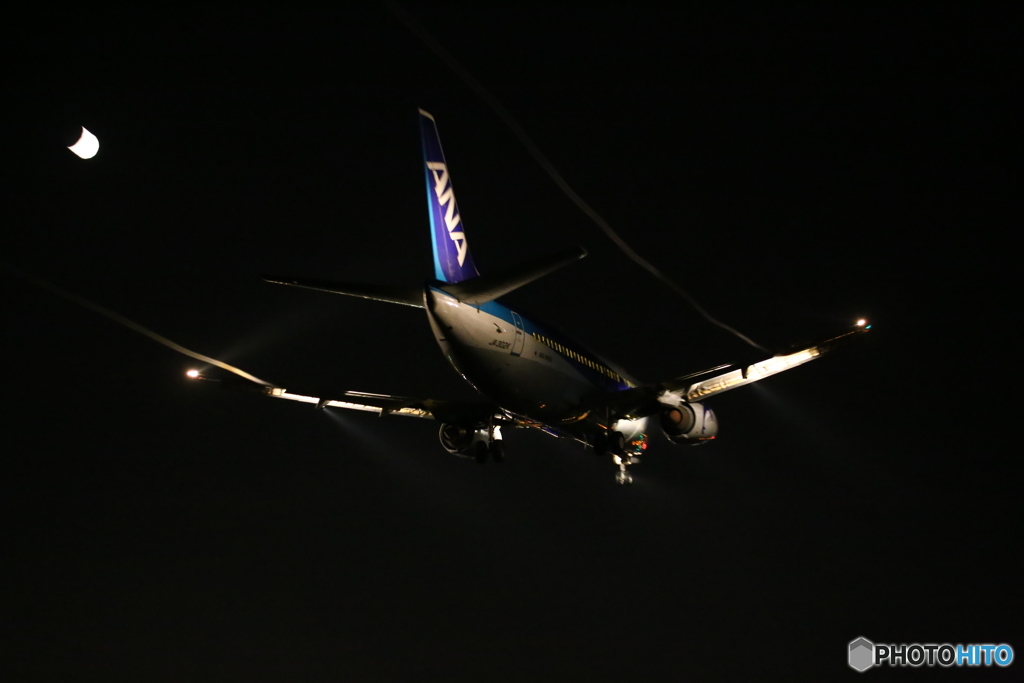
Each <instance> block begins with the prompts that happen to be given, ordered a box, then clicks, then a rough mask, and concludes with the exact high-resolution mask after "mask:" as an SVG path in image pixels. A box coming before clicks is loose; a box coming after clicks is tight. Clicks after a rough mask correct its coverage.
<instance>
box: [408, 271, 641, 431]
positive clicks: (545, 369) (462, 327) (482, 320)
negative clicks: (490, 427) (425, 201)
mask: <svg viewBox="0 0 1024 683" xmlns="http://www.w3.org/2000/svg"><path fill="white" fill-rule="evenodd" d="M423 296H424V307H425V309H426V311H427V317H428V319H429V320H430V325H431V328H432V329H433V331H434V335H435V338H436V339H437V342H438V344H439V345H440V347H441V351H442V352H443V353H444V355H445V357H446V358H447V359H448V361H449V362H450V363H451V364H452V366H453V367H454V368H455V370H456V371H458V372H459V374H460V375H462V377H463V378H464V379H465V380H466V381H467V382H469V383H470V384H471V385H472V386H473V387H475V388H476V389H477V390H478V391H479V392H480V393H482V394H484V395H485V396H487V397H489V398H490V399H491V400H493V401H495V402H496V403H497V404H498V405H500V406H501V407H502V408H503V409H505V410H507V411H509V412H510V413H513V414H516V415H518V416H521V417H526V418H529V419H532V420H536V421H538V422H541V423H544V424H548V425H554V426H558V429H559V431H561V432H563V433H564V434H566V435H568V436H574V437H576V438H580V437H585V435H586V434H589V433H598V432H599V431H601V429H602V428H606V427H607V424H605V423H606V420H604V419H603V416H601V415H590V406H593V405H594V403H596V402H597V401H598V399H599V398H600V397H601V396H602V395H605V394H608V393H612V392H617V391H623V390H626V389H629V388H630V387H632V386H634V385H635V383H634V382H633V381H632V380H631V379H630V378H628V377H624V376H623V375H622V374H621V373H620V372H618V371H616V370H613V369H612V368H611V367H609V365H608V363H607V362H606V361H603V360H602V359H600V358H599V357H598V356H597V355H596V354H594V353H592V352H590V351H588V350H587V349H586V348H584V347H583V346H582V345H580V344H578V343H576V342H574V341H573V340H571V339H569V338H568V337H566V336H565V335H563V334H561V333H559V332H558V331H556V330H554V329H553V328H550V327H548V326H545V325H543V324H542V323H540V322H538V321H536V320H531V319H530V318H527V317H525V316H523V315H522V314H521V313H519V312H517V311H515V310H512V309H510V308H509V307H508V306H506V305H504V304H502V303H501V302H500V301H490V302H488V303H486V304H482V305H472V304H467V303H464V302H460V301H458V300H457V299H456V298H455V297H453V296H451V295H450V294H448V293H446V292H444V291H442V290H441V289H439V288H438V287H437V286H433V285H430V284H428V285H427V286H426V287H425V288H424V292H423ZM598 423H601V424H602V425H603V427H598ZM633 426H634V427H635V429H630V430H629V431H630V432H640V431H642V425H633ZM629 436H632V434H627V437H629Z"/></svg>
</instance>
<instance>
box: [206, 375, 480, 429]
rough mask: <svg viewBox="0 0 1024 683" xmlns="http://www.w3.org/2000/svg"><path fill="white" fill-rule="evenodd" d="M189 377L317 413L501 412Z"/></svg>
mask: <svg viewBox="0 0 1024 683" xmlns="http://www.w3.org/2000/svg"><path fill="white" fill-rule="evenodd" d="M189 377H191V378H193V379H198V380H204V381H206V382H213V383H216V384H218V385H220V386H221V387H223V388H224V389H229V390H232V391H242V392H245V393H253V394H260V395H263V396H269V397H271V398H279V399H283V400H286V401H296V402H298V403H308V404H310V405H312V406H314V407H315V408H317V409H323V408H339V409H341V410H356V411H360V412H365V413H376V414H377V415H380V416H381V417H383V416H385V415H402V416H405V417H420V418H431V419H435V420H438V421H441V422H455V421H461V420H472V421H481V422H484V421H487V420H488V419H489V418H490V417H491V416H492V415H494V413H495V412H496V411H497V410H498V407H497V406H496V405H494V404H492V403H489V402H485V401H445V400H439V399H430V398H426V399H421V398H408V397H405V396H390V395H387V394H371V393H368V392H363V391H346V392H343V393H340V394H338V395H337V397H334V398H329V397H321V396H314V395H313V394H312V393H305V392H300V391H289V390H288V389H286V388H284V387H276V386H265V385H261V384H256V383H255V382H247V381H245V380H236V379H235V378H226V379H218V378H212V377H208V376H206V375H202V374H199V373H195V374H192V373H190V374H189Z"/></svg>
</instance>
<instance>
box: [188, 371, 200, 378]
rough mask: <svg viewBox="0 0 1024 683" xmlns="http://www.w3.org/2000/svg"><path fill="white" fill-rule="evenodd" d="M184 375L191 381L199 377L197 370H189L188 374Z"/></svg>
mask: <svg viewBox="0 0 1024 683" xmlns="http://www.w3.org/2000/svg"><path fill="white" fill-rule="evenodd" d="M185 375H187V376H188V377H191V378H192V379H195V378H196V377H198V376H199V371H198V370H189V371H188V372H186V373H185Z"/></svg>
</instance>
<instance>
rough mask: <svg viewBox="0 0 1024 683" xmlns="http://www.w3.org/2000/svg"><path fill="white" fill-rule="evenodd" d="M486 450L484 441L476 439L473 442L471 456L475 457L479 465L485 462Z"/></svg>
mask: <svg viewBox="0 0 1024 683" xmlns="http://www.w3.org/2000/svg"><path fill="white" fill-rule="evenodd" d="M487 451H488V448H487V442H486V441H477V442H476V443H474V444H473V457H474V458H476V461H477V462H478V463H480V464H481V465H483V464H484V463H485V462H487Z"/></svg>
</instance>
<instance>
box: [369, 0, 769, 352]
mask: <svg viewBox="0 0 1024 683" xmlns="http://www.w3.org/2000/svg"><path fill="white" fill-rule="evenodd" d="M384 5H385V6H386V7H387V8H388V10H390V11H391V13H392V14H393V15H395V17H397V18H398V20H399V21H401V22H402V23H403V24H405V26H406V28H408V29H409V30H410V31H412V32H413V33H414V34H415V35H416V37H417V38H419V39H420V40H421V41H422V42H423V44H424V45H426V46H427V47H428V48H430V50H431V51H432V52H433V53H434V54H435V55H437V57H438V59H440V60H441V61H442V62H444V63H445V65H447V66H448V68H449V69H451V70H452V71H454V72H455V73H456V75H458V77H459V78H461V79H462V82H463V83H465V84H466V85H468V86H469V87H470V89H471V90H473V92H475V93H476V94H477V95H478V96H479V97H480V99H482V100H483V101H484V102H486V103H487V105H488V106H489V107H490V108H491V109H493V110H494V113H495V114H497V115H498V118H500V119H501V121H502V122H503V123H504V124H505V125H506V126H508V127H509V129H510V130H511V131H512V133H513V134H514V135H515V136H516V137H517V138H519V141H520V142H522V143H523V145H524V146H525V147H526V149H527V151H528V152H529V153H530V156H532V157H533V158H534V160H535V161H536V162H537V163H538V164H540V166H541V168H543V169H544V170H545V171H546V172H547V174H548V175H549V176H550V177H551V179H552V180H553V181H554V182H555V185H557V186H558V187H559V188H560V189H561V190H562V192H564V193H565V194H566V196H567V197H569V199H571V200H572V201H573V203H575V204H576V206H578V207H579V208H580V210H581V211H583V213H585V214H586V215H587V216H588V217H589V218H590V220H592V221H594V223H595V224H596V225H597V227H599V228H600V229H601V231H602V232H604V234H605V235H606V236H607V237H608V239H610V240H611V241H612V242H613V243H614V244H615V246H617V247H618V248H619V249H620V250H622V252H623V253H624V254H625V255H626V256H628V257H629V258H630V259H631V260H632V261H633V262H634V263H636V264H637V265H639V266H640V267H641V268H643V269H644V270H646V271H647V272H648V273H650V274H651V275H653V276H654V277H656V278H657V279H658V280H661V282H662V283H664V284H665V285H666V286H668V288H669V289H671V290H672V291H673V292H675V293H676V294H678V295H679V296H680V297H682V298H683V299H684V300H685V301H686V302H687V303H689V304H690V305H691V306H692V307H693V309H694V310H695V311H697V313H699V314H700V315H701V317H703V318H704V319H705V320H707V321H708V322H709V323H711V324H712V325H716V326H717V327H720V328H722V329H723V330H725V331H727V332H731V333H732V334H734V335H736V336H737V337H739V338H740V339H742V340H743V341H745V342H746V343H747V344H750V345H751V346H753V347H754V348H755V349H759V350H761V351H764V352H765V353H771V352H770V351H769V350H768V349H766V348H765V347H763V346H761V345H760V344H758V343H757V342H755V341H754V340H753V339H751V338H750V337H748V336H747V335H745V334H743V333H742V332H740V331H739V330H737V329H736V328H734V327H732V326H731V325H727V324H725V323H724V322H722V321H721V320H719V319H717V318H715V317H714V316H712V315H711V314H710V313H708V312H707V310H705V308H704V307H703V306H701V305H700V304H699V303H697V300H696V299H694V298H693V296H692V295H691V294H690V293H689V292H687V291H686V290H685V289H683V288H682V287H681V286H679V285H678V284H676V283H675V281H673V280H671V279H670V278H669V277H668V276H667V275H665V274H664V273H662V272H661V270H660V269H658V268H657V267H656V266H655V265H654V264H652V263H651V262H650V261H648V260H647V259H645V258H644V257H643V256H641V255H640V254H638V253H636V251H634V250H633V248H632V247H630V246H629V245H628V244H626V241H625V240H623V239H622V238H621V237H620V236H619V234H618V233H617V232H615V230H614V229H613V228H612V226H611V225H610V224H609V223H608V221H606V220H605V219H604V218H603V217H602V216H601V215H600V214H599V213H598V212H597V211H596V210H595V209H594V208H593V207H592V206H590V204H588V203H587V202H586V201H585V200H584V199H583V197H581V196H579V194H577V193H576V191H575V190H573V189H572V187H570V185H569V183H568V182H567V181H566V180H565V178H563V177H562V174H561V173H559V172H558V169H556V168H555V166H554V164H552V163H551V162H550V161H549V160H548V158H547V157H546V156H544V153H543V152H541V151H540V148H539V147H537V145H535V144H534V142H533V140H532V139H531V138H530V136H529V135H527V134H526V131H525V130H524V129H523V127H522V126H520V125H519V122H518V121H516V120H515V118H514V117H513V116H512V114H511V112H509V111H508V110H507V109H506V108H505V107H504V105H502V104H501V102H499V101H498V99H497V98H496V97H494V96H493V95H491V93H490V92H489V91H488V90H487V89H486V88H484V86H483V84H481V83H480V82H479V81H478V80H476V79H475V78H473V75H472V74H470V73H469V71H467V70H466V69H465V67H463V66H462V64H460V63H459V62H458V60H456V59H455V57H453V56H452V55H451V54H449V53H448V51H447V50H445V49H444V47H442V46H441V44H440V43H438V42H437V41H436V40H434V37H433V36H432V35H430V33H428V32H427V30H426V29H424V28H423V27H422V26H420V25H419V24H417V23H416V22H415V21H414V20H413V18H412V17H411V16H410V15H409V14H408V13H406V11H405V10H404V9H402V8H401V7H400V6H399V5H398V3H396V2H393V1H392V0H384Z"/></svg>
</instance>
